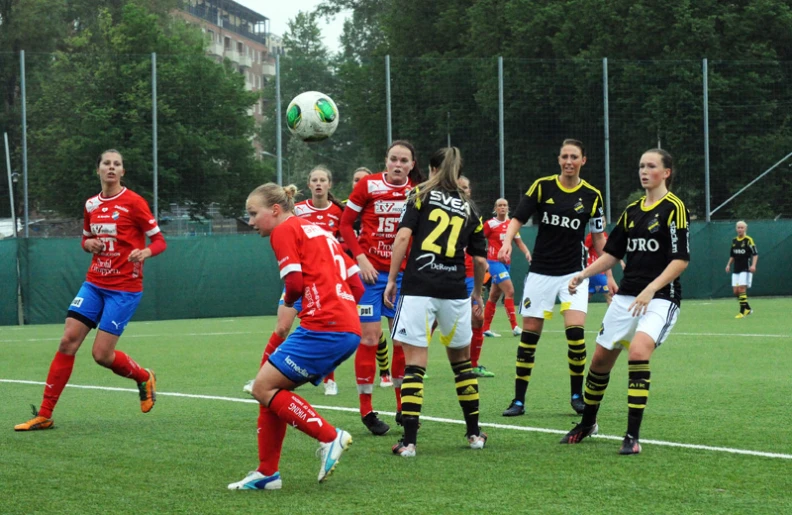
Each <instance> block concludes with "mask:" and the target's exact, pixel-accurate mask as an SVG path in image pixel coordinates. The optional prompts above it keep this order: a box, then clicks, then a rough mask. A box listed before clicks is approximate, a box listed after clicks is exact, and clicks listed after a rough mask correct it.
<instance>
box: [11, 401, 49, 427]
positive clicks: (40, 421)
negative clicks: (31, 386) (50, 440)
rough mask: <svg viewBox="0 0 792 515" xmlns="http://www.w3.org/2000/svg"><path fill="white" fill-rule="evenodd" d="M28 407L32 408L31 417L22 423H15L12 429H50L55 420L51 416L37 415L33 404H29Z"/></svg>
mask: <svg viewBox="0 0 792 515" xmlns="http://www.w3.org/2000/svg"><path fill="white" fill-rule="evenodd" d="M30 407H31V409H32V410H33V418H31V419H30V420H28V421H27V422H24V423H22V424H17V425H15V426H14V431H38V430H39V429H52V427H53V426H54V425H55V422H53V421H52V419H51V418H46V417H41V416H39V414H38V410H36V407H35V406H34V405H32V404H31V405H30Z"/></svg>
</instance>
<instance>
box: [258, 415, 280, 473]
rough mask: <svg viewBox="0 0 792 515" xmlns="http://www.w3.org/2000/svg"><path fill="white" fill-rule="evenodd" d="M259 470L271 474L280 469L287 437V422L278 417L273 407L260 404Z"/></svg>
mask: <svg viewBox="0 0 792 515" xmlns="http://www.w3.org/2000/svg"><path fill="white" fill-rule="evenodd" d="M257 427H258V431H257V434H256V436H257V437H258V455H259V467H258V469H257V470H258V471H259V472H261V473H262V474H264V475H265V476H271V475H272V474H274V473H275V472H277V471H278V466H279V464H280V456H281V449H282V448H283V439H284V438H286V427H287V426H286V422H284V421H283V420H281V419H280V418H278V415H277V414H276V413H275V412H274V411H272V410H271V409H269V408H267V407H264V406H261V405H259V416H258V426H257Z"/></svg>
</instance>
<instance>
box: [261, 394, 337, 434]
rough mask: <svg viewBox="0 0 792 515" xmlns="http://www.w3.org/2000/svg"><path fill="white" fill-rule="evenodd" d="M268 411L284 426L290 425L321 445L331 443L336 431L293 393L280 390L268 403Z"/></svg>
mask: <svg viewBox="0 0 792 515" xmlns="http://www.w3.org/2000/svg"><path fill="white" fill-rule="evenodd" d="M269 409H270V410H271V411H273V412H274V413H276V414H277V416H278V418H279V419H280V420H282V421H283V422H285V423H286V424H291V425H292V426H294V427H296V428H297V429H299V430H300V431H302V432H303V433H305V434H307V435H308V436H310V437H311V438H315V439H317V440H319V441H320V442H322V443H328V442H332V441H333V440H334V439H335V437H336V429H335V427H333V426H332V425H331V424H330V423H329V422H328V421H326V420H325V419H323V418H322V416H321V415H319V414H318V413H317V412H316V411H315V410H314V409H313V406H311V405H310V404H308V401H306V400H305V399H303V398H302V397H300V396H299V395H297V394H296V393H294V392H290V391H288V390H280V391H279V392H278V393H276V394H275V397H273V398H272V400H271V401H270V405H269Z"/></svg>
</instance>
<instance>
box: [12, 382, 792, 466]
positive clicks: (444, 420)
mask: <svg viewBox="0 0 792 515" xmlns="http://www.w3.org/2000/svg"><path fill="white" fill-rule="evenodd" d="M0 383H12V384H29V385H39V386H44V383H43V382H41V381H24V380H18V379H0ZM66 386H68V387H70V388H80V389H83V390H102V391H109V392H131V393H138V391H137V389H134V388H115V387H110V386H91V385H77V384H69V385H66ZM157 395H161V396H163V397H182V398H187V399H203V400H212V401H226V402H240V403H245V404H258V402H257V401H255V400H253V399H243V398H237V397H222V396H219V395H197V394H190V393H177V392H160V391H158V392H157ZM314 408H318V409H322V410H328V411H345V412H349V413H357V412H358V408H346V407H343V406H319V405H315V406H314ZM380 413H382V414H383V415H391V416H393V415H395V413H393V412H387V411H381V412H380ZM421 420H424V421H427V420H428V421H431V422H442V423H444V424H456V425H465V422H464V421H463V420H455V419H451V418H440V417H428V416H424V415H422V416H421ZM479 425H480V426H481V427H494V428H496V429H510V430H512V431H527V432H533V433H549V434H556V435H564V434H566V433H567V432H566V431H561V430H559V429H547V428H542V427H526V426H514V425H510V424H493V423H487V422H482V423H481V424H479ZM591 438H600V439H603V440H617V441H621V440H622V438H623V437H621V436H613V435H594V436H592V437H591ZM641 443H642V444H650V445H661V446H665V447H679V448H683V449H695V450H700V451H712V452H724V453H728V454H742V455H746V456H759V457H762V458H776V459H784V460H792V454H779V453H774V452H761V451H751V450H747V449H733V448H731V447H714V446H711V445H696V444H689V443H679V442H666V441H663V440H641Z"/></svg>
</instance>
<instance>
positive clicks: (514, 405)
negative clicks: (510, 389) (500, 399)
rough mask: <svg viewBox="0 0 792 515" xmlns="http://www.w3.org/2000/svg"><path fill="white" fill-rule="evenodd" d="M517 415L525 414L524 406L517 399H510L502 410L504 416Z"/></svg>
mask: <svg viewBox="0 0 792 515" xmlns="http://www.w3.org/2000/svg"><path fill="white" fill-rule="evenodd" d="M518 415H525V406H524V405H523V403H522V402H520V401H518V400H516V399H515V400H513V401H511V404H509V407H508V408H506V410H505V411H504V412H503V416H504V417H516V416H518Z"/></svg>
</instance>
